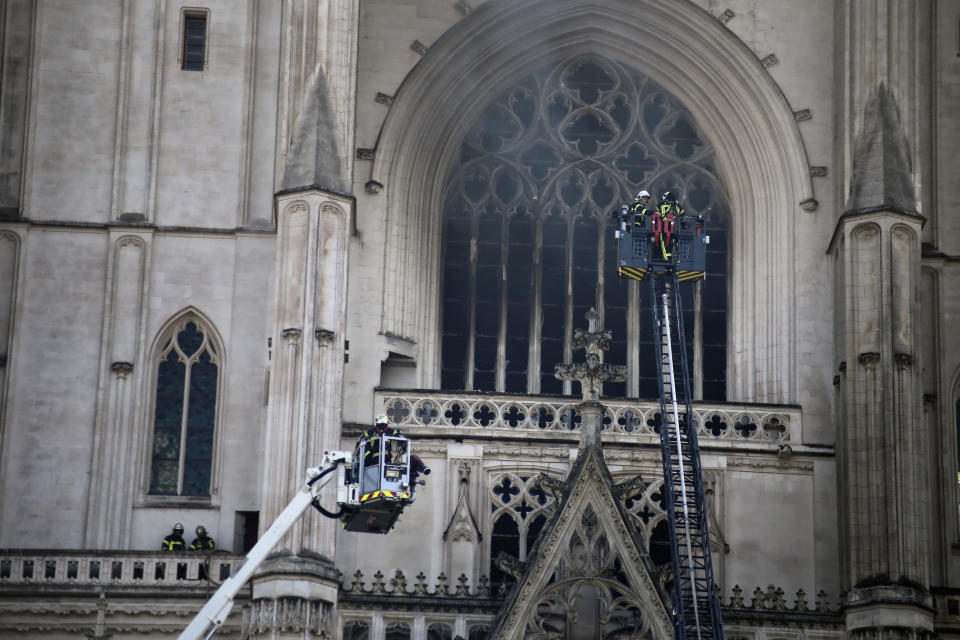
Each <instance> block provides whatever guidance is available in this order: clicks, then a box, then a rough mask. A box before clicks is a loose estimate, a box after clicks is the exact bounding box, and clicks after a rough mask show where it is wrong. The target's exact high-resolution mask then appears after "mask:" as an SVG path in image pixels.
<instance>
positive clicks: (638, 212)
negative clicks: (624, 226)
mask: <svg viewBox="0 0 960 640" xmlns="http://www.w3.org/2000/svg"><path fill="white" fill-rule="evenodd" d="M649 202H650V194H649V193H648V192H647V191H646V190H644V191H641V192H640V193H638V194H637V197H636V198H634V199H633V205H632V206H631V207H630V211H632V212H633V214H634V215H633V230H634V231H640V230H642V229H643V223H644V218H645V216H647V215H650V214H652V213H654V211H651V210H650V208H649V207H648V206H647V204H648V203H649Z"/></svg>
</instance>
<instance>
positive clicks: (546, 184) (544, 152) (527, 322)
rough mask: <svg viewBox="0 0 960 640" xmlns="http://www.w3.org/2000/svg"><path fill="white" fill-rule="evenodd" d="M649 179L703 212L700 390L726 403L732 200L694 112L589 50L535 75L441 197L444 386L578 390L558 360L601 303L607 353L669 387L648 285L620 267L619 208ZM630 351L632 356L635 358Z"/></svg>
mask: <svg viewBox="0 0 960 640" xmlns="http://www.w3.org/2000/svg"><path fill="white" fill-rule="evenodd" d="M640 188H643V189H647V190H648V191H651V192H652V193H653V194H654V196H655V197H659V196H660V195H661V194H662V193H663V192H665V191H668V190H669V191H673V192H676V193H679V194H680V196H681V202H682V204H683V206H684V207H685V208H686V209H687V211H688V212H690V213H696V214H704V215H705V216H706V219H707V223H706V232H707V233H708V234H709V235H710V237H711V244H710V245H708V247H707V272H708V281H707V282H706V283H705V284H704V283H700V282H698V283H696V284H694V285H692V286H690V287H683V291H682V294H683V297H684V300H683V307H684V310H685V318H684V324H685V326H686V327H687V331H688V334H687V335H688V336H690V339H689V341H688V342H689V344H688V345H687V346H688V350H689V357H690V358H691V359H692V361H693V363H694V366H693V371H694V380H693V382H694V389H693V390H694V396H695V399H704V400H712V401H724V400H726V369H727V348H726V342H727V304H728V296H727V288H728V284H727V280H728V279H727V273H728V271H729V269H728V251H727V239H728V238H727V229H728V227H729V219H730V216H729V206H728V204H727V197H726V193H725V189H724V186H723V184H722V183H721V181H720V179H719V175H718V172H717V169H716V163H715V152H714V150H713V148H712V146H711V145H710V144H709V142H708V141H707V140H706V139H705V138H704V137H703V136H702V135H701V134H700V132H699V130H698V128H697V126H696V124H695V122H694V120H693V118H692V116H691V115H690V113H689V112H688V111H687V110H686V109H685V108H684V107H683V106H682V105H681V104H680V103H679V102H678V101H677V100H676V99H675V98H673V97H672V96H671V95H669V94H668V93H666V91H664V89H663V88H662V87H660V86H659V85H657V84H656V83H655V82H654V81H652V80H651V79H649V78H647V77H646V76H644V75H643V74H641V73H639V72H637V71H635V70H633V69H629V68H626V67H624V66H623V65H620V64H619V63H616V62H613V61H611V60H608V59H605V58H601V57H599V56H594V55H587V56H578V57H574V58H571V59H567V60H565V61H562V62H560V63H559V64H557V65H555V66H551V67H549V68H545V69H542V70H541V71H539V72H537V73H534V74H533V75H531V76H528V77H527V78H524V79H522V80H521V81H520V82H518V83H517V84H516V85H515V86H514V87H513V88H512V89H510V90H508V91H506V92H505V93H504V94H502V95H501V96H499V97H498V98H496V99H495V100H493V101H492V103H491V104H490V106H489V107H488V108H487V109H486V111H485V112H484V113H483V114H482V115H481V117H480V119H479V120H478V122H477V124H476V125H474V127H473V128H472V129H471V130H470V131H469V132H468V133H467V134H466V135H465V136H464V139H463V141H462V142H461V145H460V151H459V156H458V161H457V162H455V163H454V164H453V166H452V167H451V168H450V171H449V173H448V174H447V176H446V182H445V191H444V199H443V209H444V211H443V218H444V258H443V264H444V267H443V289H442V296H443V299H442V346H441V350H442V356H441V371H440V374H441V387H442V388H443V389H450V390H454V389H465V390H477V391H497V392H507V393H533V394H539V393H546V394H564V395H570V394H571V393H572V391H573V387H572V385H571V383H570V382H569V381H566V382H561V381H559V380H557V379H556V378H555V377H554V375H553V374H554V365H556V364H558V363H561V362H569V361H570V360H571V358H572V356H573V353H572V351H573V350H572V343H573V332H574V328H577V327H583V326H584V325H585V320H584V314H585V312H586V311H587V310H588V309H589V308H591V307H594V308H596V309H597V310H598V311H599V312H600V314H601V321H600V322H601V328H604V329H609V330H611V331H612V332H613V342H612V344H611V348H610V351H609V352H608V353H607V355H606V357H607V358H608V359H609V360H610V361H611V362H617V363H625V364H626V365H627V367H628V379H627V381H626V382H625V383H607V384H605V385H604V395H606V396H614V397H617V396H619V397H624V396H626V397H656V395H657V394H656V384H657V383H656V380H657V375H656V367H655V362H654V344H653V335H652V332H651V329H650V326H649V318H650V311H649V301H648V300H647V297H648V296H647V289H646V287H645V286H644V285H642V284H638V283H637V282H636V281H630V280H620V279H619V278H618V276H617V273H616V259H615V257H616V240H615V239H614V237H613V231H614V224H613V223H614V217H613V216H612V215H611V214H612V213H613V212H614V211H615V210H616V209H617V208H618V206H619V204H620V203H621V202H630V201H632V199H633V195H634V193H635V192H636V190H638V189H640ZM624 361H625V362H624Z"/></svg>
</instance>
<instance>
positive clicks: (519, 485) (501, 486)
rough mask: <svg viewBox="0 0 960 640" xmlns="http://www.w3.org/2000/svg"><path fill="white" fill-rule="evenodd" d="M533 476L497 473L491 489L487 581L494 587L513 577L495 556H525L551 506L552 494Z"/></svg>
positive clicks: (522, 557) (552, 504) (521, 558)
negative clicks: (541, 486) (538, 483)
mask: <svg viewBox="0 0 960 640" xmlns="http://www.w3.org/2000/svg"><path fill="white" fill-rule="evenodd" d="M534 481H535V478H533V477H530V476H516V475H514V474H512V473H504V474H500V475H498V476H496V477H494V479H493V484H492V486H491V490H490V492H491V493H490V507H491V508H490V517H491V520H490V521H491V523H492V525H491V530H490V583H491V584H492V585H493V586H494V587H496V586H498V585H501V584H503V583H506V582H511V581H512V580H513V578H511V577H510V576H509V575H507V574H506V573H504V572H503V571H502V570H501V569H500V568H499V566H498V565H497V556H499V555H500V554H501V553H503V554H506V555H507V556H509V557H510V558H513V559H515V560H526V558H527V556H528V555H529V553H530V550H531V549H533V545H534V543H536V541H537V537H538V536H539V535H540V531H541V530H542V529H543V526H544V525H545V524H546V522H547V517H548V516H549V515H550V513H551V512H552V509H553V508H554V504H555V501H554V499H553V497H552V496H550V495H548V494H546V493H544V492H543V491H541V490H540V489H538V488H537V487H536V485H535V482H534Z"/></svg>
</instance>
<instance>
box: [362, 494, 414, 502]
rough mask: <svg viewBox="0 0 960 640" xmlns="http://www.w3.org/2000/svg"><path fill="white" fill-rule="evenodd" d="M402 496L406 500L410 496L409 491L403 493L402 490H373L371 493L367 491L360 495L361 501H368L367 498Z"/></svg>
mask: <svg viewBox="0 0 960 640" xmlns="http://www.w3.org/2000/svg"><path fill="white" fill-rule="evenodd" d="M380 497H384V498H400V499H402V500H406V499H407V498H409V497H410V494H409V493H403V492H401V491H371V492H370V493H365V494H363V495H362V496H360V502H366V501H367V500H373V499H374V498H380Z"/></svg>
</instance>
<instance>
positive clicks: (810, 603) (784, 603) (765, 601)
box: [340, 569, 844, 616]
mask: <svg viewBox="0 0 960 640" xmlns="http://www.w3.org/2000/svg"><path fill="white" fill-rule="evenodd" d="M388 576H389V577H388ZM469 582H470V581H469V578H467V576H466V575H465V574H462V573H461V574H460V576H459V577H458V578H456V579H451V578H448V577H447V576H446V574H443V573H441V574H440V575H439V576H437V577H436V579H435V580H433V581H428V580H427V578H426V576H425V575H424V574H423V572H420V573H419V574H418V575H417V576H416V577H415V578H413V580H412V583H411V581H410V580H408V578H407V576H406V574H405V573H404V572H403V571H401V570H400V569H396V570H394V571H393V572H392V573H387V574H384V572H383V571H377V572H376V573H375V574H373V576H370V577H369V578H368V577H366V576H364V574H363V572H362V571H359V570H358V571H356V572H355V573H354V574H353V575H352V576H351V577H347V576H343V575H341V583H342V585H343V586H342V587H341V589H340V596H341V599H344V600H346V601H347V602H349V601H351V600H353V599H355V598H356V597H358V596H377V597H378V598H379V599H380V600H378V601H380V602H385V601H386V600H383V599H384V598H386V599H387V600H389V601H390V602H392V603H394V604H397V603H400V602H402V601H403V600H404V599H413V598H428V599H431V600H448V599H449V600H456V599H472V600H496V601H499V600H502V599H503V598H505V597H506V596H507V594H508V593H509V590H510V588H511V587H512V583H511V584H492V583H491V582H490V581H489V579H488V578H487V576H485V575H482V576H480V578H479V580H477V584H476V585H473V586H471V585H470V584H469ZM451 583H453V584H451ZM727 596H728V597H726V598H724V597H721V606H722V607H723V610H724V612H725V613H731V614H735V613H736V612H738V611H743V612H753V613H759V612H770V613H790V614H819V615H822V616H838V615H840V613H841V610H842V607H843V601H844V595H843V594H841V595H840V596H838V597H834V598H831V597H830V596H828V594H827V593H826V592H825V591H823V590H821V591H818V592H817V593H816V595H814V596H809V597H808V595H807V593H806V592H805V591H804V590H803V589H798V590H797V592H796V593H795V594H793V595H792V596H788V595H787V593H786V592H785V591H784V590H783V588H782V587H778V586H774V585H767V587H766V588H765V589H764V588H761V587H759V586H758V587H756V588H755V589H754V590H753V591H752V592H751V593H747V592H745V591H744V590H743V589H742V588H741V587H740V585H734V586H733V587H732V588H731V589H730V592H729V594H727ZM394 599H395V600H394Z"/></svg>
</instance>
